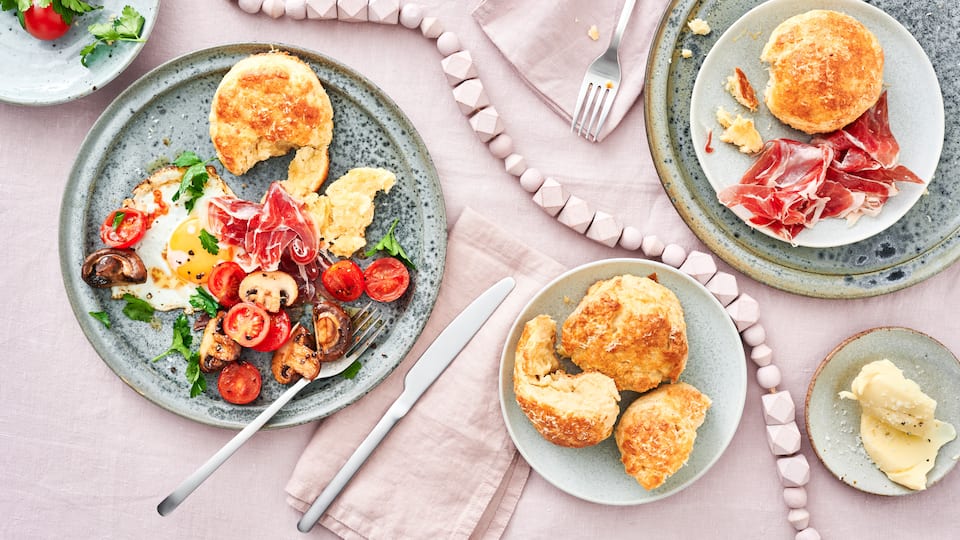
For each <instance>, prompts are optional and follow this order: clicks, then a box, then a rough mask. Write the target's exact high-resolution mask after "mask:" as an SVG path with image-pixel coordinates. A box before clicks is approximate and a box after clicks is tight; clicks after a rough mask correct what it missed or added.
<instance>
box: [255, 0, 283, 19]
mask: <svg viewBox="0 0 960 540" xmlns="http://www.w3.org/2000/svg"><path fill="white" fill-rule="evenodd" d="M285 9H286V8H285V6H284V5H283V0H263V4H262V5H261V6H260V10H261V11H263V12H264V13H266V14H267V15H269V16H271V17H273V18H274V19H279V18H280V17H283V12H284V10H285Z"/></svg>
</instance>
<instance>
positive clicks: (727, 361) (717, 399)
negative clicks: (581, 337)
mask: <svg viewBox="0 0 960 540" xmlns="http://www.w3.org/2000/svg"><path fill="white" fill-rule="evenodd" d="M652 273H656V274H657V279H658V281H659V282H660V283H661V284H662V285H664V286H665V287H667V288H669V289H670V290H672V291H673V292H674V293H675V294H676V295H677V298H679V300H680V304H681V305H682V306H683V311H684V319H685V320H686V323H687V340H688V342H689V347H690V355H689V358H688V360H687V366H686V368H685V369H684V371H683V373H682V374H681V375H680V380H681V381H684V382H687V383H690V384H692V385H693V386H695V387H696V388H697V389H699V390H700V391H701V392H703V393H704V394H706V395H707V396H709V397H710V399H711V400H713V404H712V405H711V407H710V409H709V410H708V411H707V417H706V419H705V420H704V423H703V425H702V426H700V428H699V429H698V430H697V440H696V444H695V445H694V447H693V452H692V453H691V454H690V457H689V459H688V461H687V463H686V465H684V466H683V467H682V468H680V470H679V471H677V472H676V473H675V474H674V475H673V476H671V477H670V478H668V479H667V481H666V482H665V483H664V484H663V485H662V486H660V487H658V488H656V489H654V490H651V491H647V490H645V489H644V488H643V487H642V486H640V484H639V483H637V481H636V480H635V479H634V478H633V477H632V476H629V475H628V474H627V473H626V472H625V471H624V469H623V464H622V463H621V462H620V451H619V449H618V448H617V443H616V441H615V440H614V437H613V436H612V435H611V436H610V437H609V438H608V439H606V440H605V441H603V442H601V443H600V444H598V445H595V446H591V447H587V448H565V447H561V446H556V445H554V444H552V443H550V442H547V440H546V439H544V438H543V437H542V436H541V435H540V433H539V432H538V431H537V430H536V428H534V427H533V425H532V424H531V423H530V421H529V420H528V419H527V417H526V415H524V413H523V411H521V410H520V407H519V406H518V405H517V398H516V394H515V393H514V391H513V368H514V355H515V354H516V348H517V341H518V340H519V339H520V334H521V333H522V332H523V325H524V324H526V322H527V321H529V320H530V319H532V318H534V317H536V316H537V315H540V314H547V315H550V316H551V317H553V319H554V320H555V321H557V325H558V335H559V325H561V324H563V321H564V319H566V318H567V316H568V315H569V314H570V313H571V312H572V311H573V310H574V309H575V308H576V307H577V304H578V303H579V302H580V299H581V298H583V296H584V295H585V294H586V292H587V288H589V287H590V285H592V284H594V283H595V282H597V281H599V280H601V279H608V278H611V277H614V276H618V275H622V274H634V275H638V276H647V275H650V274H652ZM561 364H562V365H563V367H564V369H565V370H566V371H567V372H568V373H576V372H579V369H578V368H577V367H576V366H575V365H574V364H573V363H571V362H570V361H569V360H566V359H564V360H562V361H561ZM746 393H747V368H746V362H745V360H744V352H743V345H742V344H741V342H740V336H739V334H738V333H737V329H736V327H734V325H733V321H731V320H730V317H729V316H728V315H727V313H726V312H725V311H724V309H723V306H721V305H720V303H719V302H718V301H717V300H716V299H715V298H714V297H713V295H712V294H710V292H709V291H707V290H706V289H705V288H704V287H703V286H702V285H700V283H698V282H697V281H696V280H694V279H692V278H691V277H690V276H687V275H686V274H683V273H681V272H678V271H677V270H676V269H674V268H671V267H669V266H667V265H664V264H661V263H657V262H653V261H647V260H643V259H608V260H602V261H597V262H593V263H588V264H585V265H583V266H580V267H577V268H574V269H573V270H570V271H568V272H566V273H564V274H563V275H561V276H560V277H558V278H557V279H555V280H553V281H552V282H550V283H549V284H548V285H546V286H545V287H544V288H543V289H541V290H540V291H539V292H538V293H537V294H536V295H535V296H534V297H533V299H532V300H530V302H529V303H528V304H527V305H526V306H525V307H524V309H523V311H521V312H520V315H519V316H518V317H517V320H516V321H515V322H514V324H513V328H512V329H511V330H510V334H509V335H508V336H507V341H506V344H505V345H504V347H503V356H502V357H501V359H500V408H501V410H502V412H503V418H504V421H505V422H506V425H507V430H508V431H509V432H510V436H511V437H512V438H513V442H514V444H516V446H517V449H518V450H520V453H521V454H522V455H523V457H524V459H526V460H527V462H528V463H530V466H531V467H533V468H534V469H535V470H536V471H537V472H538V473H540V475H541V476H543V477H544V478H546V479H547V481H548V482H550V483H551V484H553V485H554V486H556V487H557V488H559V489H561V490H562V491H565V492H567V493H569V494H570V495H573V496H575V497H579V498H581V499H584V500H587V501H591V502H595V503H599V504H607V505H620V506H626V505H638V504H644V503H649V502H653V501H657V500H660V499H663V498H665V497H669V496H670V495H674V494H676V493H678V492H679V491H681V490H682V489H684V488H686V487H687V486H689V485H690V484H692V483H693V482H694V481H696V480H697V479H698V478H700V477H701V476H702V475H703V474H705V473H706V472H707V470H709V469H710V467H711V466H712V465H713V464H714V463H715V462H716V461H717V460H718V459H719V458H720V456H721V455H722V454H723V452H724V450H725V449H726V448H727V445H728V444H730V441H731V440H732V439H733V435H734V433H735V432H736V430H737V426H738V425H739V424H740V417H741V415H742V413H743V405H744V401H745V400H746ZM621 394H622V395H621V400H620V409H621V412H623V410H624V409H626V407H627V406H628V405H630V403H631V402H632V401H633V400H634V399H635V398H636V397H637V396H638V395H639V394H638V393H636V392H622V393H621Z"/></svg>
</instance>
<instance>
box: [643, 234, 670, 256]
mask: <svg viewBox="0 0 960 540" xmlns="http://www.w3.org/2000/svg"><path fill="white" fill-rule="evenodd" d="M640 249H642V250H643V254H644V255H646V256H647V257H651V258H652V257H659V256H660V255H663V250H664V249H665V247H664V245H663V241H661V240H660V239H659V238H657V236H656V235H654V234H652V235H650V236H645V237H643V243H642V244H641V245H640Z"/></svg>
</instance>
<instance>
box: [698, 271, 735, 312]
mask: <svg viewBox="0 0 960 540" xmlns="http://www.w3.org/2000/svg"><path fill="white" fill-rule="evenodd" d="M706 286H707V290H708V291H710V293H711V294H712V295H713V297H714V298H716V299H717V301H718V302H720V305H722V306H724V307H726V306H728V305H730V302H733V301H734V300H736V298H737V296H739V295H740V290H739V288H737V278H736V277H734V276H733V274H728V273H726V272H717V273H716V274H714V276H713V277H712V278H710V281H708V282H707V285H706Z"/></svg>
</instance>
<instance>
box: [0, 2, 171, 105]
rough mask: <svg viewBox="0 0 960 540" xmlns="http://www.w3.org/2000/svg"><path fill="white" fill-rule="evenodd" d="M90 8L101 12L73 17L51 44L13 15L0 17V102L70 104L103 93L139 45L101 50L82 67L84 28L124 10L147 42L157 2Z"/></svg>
mask: <svg viewBox="0 0 960 540" xmlns="http://www.w3.org/2000/svg"><path fill="white" fill-rule="evenodd" d="M94 4H96V5H101V6H103V9H100V10H97V11H94V12H91V13H87V14H86V15H83V16H82V17H77V18H76V19H75V20H74V24H73V27H72V28H70V30H69V31H67V33H66V34H64V36H63V37H61V38H59V39H56V40H54V41H40V40H38V39H34V37H33V36H31V35H30V34H28V33H27V31H26V30H24V29H23V28H21V27H20V23H19V22H18V21H17V17H16V14H15V13H14V12H13V11H6V12H2V13H0V20H2V21H3V22H2V24H0V51H3V54H0V73H3V76H2V77H0V101H5V102H8V103H17V104H20V105H55V104H57V103H64V102H67V101H71V100H74V99H77V98H81V97H83V96H86V95H87V94H90V93H92V92H94V91H96V90H97V89H100V88H103V87H104V86H105V85H106V84H107V83H109V82H110V81H112V80H113V79H114V78H116V76H117V75H119V74H120V73H121V72H122V71H123V70H124V69H126V67H127V66H128V65H130V62H133V59H134V58H136V57H137V55H138V54H139V53H140V50H141V49H143V46H144V43H133V42H125V43H117V44H116V45H115V46H113V47H107V48H102V50H99V51H97V52H96V53H94V56H91V57H90V62H89V64H90V67H89V68H86V67H83V65H82V64H80V49H82V48H84V47H86V46H87V45H89V44H90V43H93V41H94V39H93V37H92V36H91V35H90V33H89V32H87V27H88V26H90V25H91V24H95V23H102V22H105V21H107V20H109V19H110V18H111V17H114V16H116V15H118V14H119V13H120V12H121V11H122V10H123V6H125V5H129V6H131V7H133V8H134V9H136V10H137V11H138V12H139V13H140V14H141V15H143V18H144V24H143V33H142V35H143V37H144V38H148V37H149V36H150V32H151V31H152V30H153V25H154V23H155V22H156V20H157V12H158V11H159V9H160V0H122V1H121V0H103V1H101V2H94Z"/></svg>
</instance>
